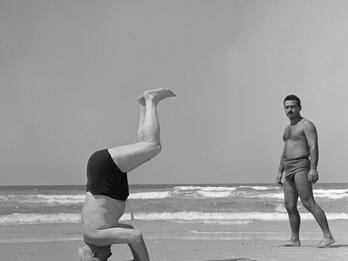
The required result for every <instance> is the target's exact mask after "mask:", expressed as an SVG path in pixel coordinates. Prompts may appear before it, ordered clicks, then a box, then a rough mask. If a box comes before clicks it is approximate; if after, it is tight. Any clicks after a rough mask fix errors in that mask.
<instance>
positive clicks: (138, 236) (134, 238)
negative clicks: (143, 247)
mask: <svg viewBox="0 0 348 261" xmlns="http://www.w3.org/2000/svg"><path fill="white" fill-rule="evenodd" d="M129 241H130V243H138V242H140V241H143V233H142V232H141V231H139V230H136V229H134V230H132V233H131V236H130V237H129Z"/></svg>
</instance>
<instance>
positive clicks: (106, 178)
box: [86, 149, 129, 201]
mask: <svg viewBox="0 0 348 261" xmlns="http://www.w3.org/2000/svg"><path fill="white" fill-rule="evenodd" d="M86 190H87V191H89V192H91V193H92V194H94V195H105V196H108V197H110V198H113V199H117V200H122V201H126V199H127V197H128V195H129V188H128V180H127V173H124V172H122V171H121V170H120V169H119V168H118V167H117V165H116V164H115V162H114V161H113V159H112V158H111V156H110V154H109V152H108V150H107V149H104V150H99V151H97V152H94V153H93V154H92V155H91V157H90V158H89V160H88V164H87V185H86Z"/></svg>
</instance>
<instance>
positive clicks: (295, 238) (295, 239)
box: [284, 178, 301, 246]
mask: <svg viewBox="0 0 348 261" xmlns="http://www.w3.org/2000/svg"><path fill="white" fill-rule="evenodd" d="M297 200H298V193H297V189H296V186H295V182H294V179H293V178H285V180H284V205H285V208H286V211H287V212H288V216H289V222H290V229H291V237H290V242H289V243H288V244H286V246H300V245H301V243H300V235H299V233H300V223H301V218H300V214H299V213H298V210H297Z"/></svg>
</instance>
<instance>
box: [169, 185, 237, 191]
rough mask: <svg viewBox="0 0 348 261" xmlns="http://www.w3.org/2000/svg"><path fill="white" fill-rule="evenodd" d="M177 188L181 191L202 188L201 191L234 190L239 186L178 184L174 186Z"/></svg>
mask: <svg viewBox="0 0 348 261" xmlns="http://www.w3.org/2000/svg"><path fill="white" fill-rule="evenodd" d="M174 189H175V190H177V191H181V190H184V191H185V190H201V191H234V190H236V189H237V188H236V187H224V186H217V187H213V186H209V187H208V186H207V187H204V186H176V187H174Z"/></svg>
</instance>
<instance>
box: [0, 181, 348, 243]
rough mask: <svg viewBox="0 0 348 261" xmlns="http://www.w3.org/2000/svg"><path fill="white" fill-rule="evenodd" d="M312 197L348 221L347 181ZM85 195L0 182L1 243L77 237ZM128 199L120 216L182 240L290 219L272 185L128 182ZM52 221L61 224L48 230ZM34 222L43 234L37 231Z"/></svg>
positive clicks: (81, 190)
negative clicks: (172, 234) (137, 183)
mask: <svg viewBox="0 0 348 261" xmlns="http://www.w3.org/2000/svg"><path fill="white" fill-rule="evenodd" d="M314 197H315V199H316V201H317V203H318V204H319V205H320V206H321V207H322V208H323V209H324V211H325V213H326V215H327V218H328V220H329V222H331V221H335V220H346V221H347V220H348V183H341V184H338V183H337V184H333V183H330V184H316V185H315V186H314ZM84 198H85V186H2V187H0V242H9V241H25V240H29V241H30V240H33V239H34V238H36V240H38V238H40V239H41V240H53V239H55V240H59V239H61V240H64V239H66V238H70V239H78V238H80V233H79V231H80V226H79V223H80V213H81V208H82V205H83V202H84ZM128 201H129V207H128V208H127V210H126V212H125V214H124V215H123V216H122V217H121V221H124V222H129V223H132V222H133V224H134V223H135V224H138V225H140V227H143V229H145V230H147V231H148V232H149V233H148V235H149V237H156V236H158V237H159V235H162V236H163V235H164V234H165V233H164V232H166V233H167V232H171V233H176V234H175V236H176V237H178V234H180V233H181V234H180V235H181V236H182V237H185V238H186V239H187V238H197V237H199V238H204V237H205V236H207V233H208V234H209V237H210V238H211V236H212V235H214V233H218V235H216V236H218V238H220V239H221V238H225V237H227V238H228V236H231V234H233V231H232V230H233V229H232V230H229V234H228V235H226V234H225V235H224V233H227V232H228V231H227V232H226V227H227V226H228V227H229V228H231V227H233V226H234V225H235V226H239V227H240V226H245V229H244V230H243V231H245V232H247V231H249V230H250V231H251V230H252V228H251V227H252V224H254V223H260V222H265V223H267V222H272V224H281V225H282V226H284V224H285V223H284V222H288V216H287V213H286V210H285V208H284V204H283V191H282V189H281V188H280V187H278V186H276V185H274V184H196V185H194V184H188V185H131V186H130V196H129V200H128ZM298 207H299V211H300V214H301V220H302V221H303V222H306V221H308V222H315V221H314V218H313V217H312V215H311V214H310V213H308V212H307V211H306V209H304V207H303V206H302V204H301V203H299V204H298ZM130 209H131V210H132V212H133V213H134V217H135V221H131V215H130ZM282 222H283V223H284V224H283V223H282ZM54 226H58V228H59V229H56V230H54V231H52V229H50V228H52V227H54ZM219 226H221V227H222V228H223V229H221V230H219V229H216V228H217V227H219ZM286 226H288V225H286ZM38 227H40V228H41V230H42V228H43V229H44V231H46V232H47V233H46V234H47V236H46V237H45V236H42V235H41V236H39V235H36V236H35V229H36V228H38ZM144 227H145V228H144ZM212 227H214V229H212ZM72 228H73V229H72ZM64 229H65V232H64V233H63V232H62V231H64ZM216 230H219V231H216ZM14 231H15V232H16V233H14ZM19 231H20V232H19ZM68 232H69V233H68ZM167 234H168V233H167ZM179 237H180V236H179Z"/></svg>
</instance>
